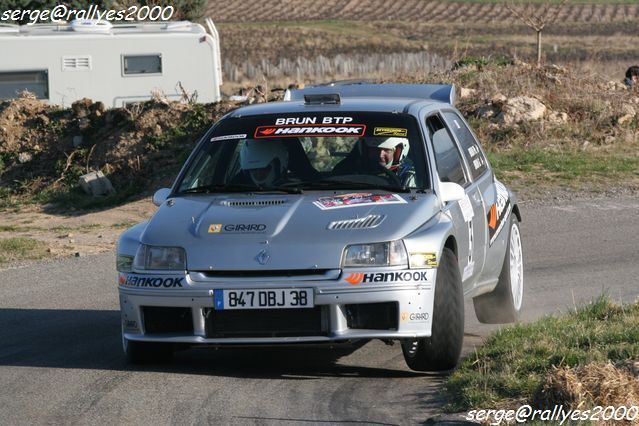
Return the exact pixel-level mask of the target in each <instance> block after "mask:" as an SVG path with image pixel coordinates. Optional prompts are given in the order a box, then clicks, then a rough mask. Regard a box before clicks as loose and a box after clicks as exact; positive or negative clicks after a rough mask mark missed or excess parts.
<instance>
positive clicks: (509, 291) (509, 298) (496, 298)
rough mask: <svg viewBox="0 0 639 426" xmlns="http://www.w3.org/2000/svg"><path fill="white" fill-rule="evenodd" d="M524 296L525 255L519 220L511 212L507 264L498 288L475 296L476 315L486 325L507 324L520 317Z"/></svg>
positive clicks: (502, 271) (503, 269) (505, 258)
mask: <svg viewBox="0 0 639 426" xmlns="http://www.w3.org/2000/svg"><path fill="white" fill-rule="evenodd" d="M523 299H524V256H523V251H522V245H521V233H520V231H519V221H518V220H517V217H516V216H515V215H514V214H512V213H511V219H510V235H509V237H508V245H507V246H506V255H505V257H504V265H503V266H502V268H501V273H500V274H499V281H498V282H497V286H496V287H495V289H494V290H493V291H492V292H490V293H487V294H482V295H481V296H477V297H475V298H474V299H473V304H474V305H475V314H476V315H477V319H478V320H479V322H481V323H484V324H505V323H510V322H515V321H517V320H519V317H520V315H521V308H522V305H523Z"/></svg>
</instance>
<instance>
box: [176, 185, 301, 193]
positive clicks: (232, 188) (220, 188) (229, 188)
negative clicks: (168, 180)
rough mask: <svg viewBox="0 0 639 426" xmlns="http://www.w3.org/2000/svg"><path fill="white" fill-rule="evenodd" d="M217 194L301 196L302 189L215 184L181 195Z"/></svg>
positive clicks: (188, 190)
mask: <svg viewBox="0 0 639 426" xmlns="http://www.w3.org/2000/svg"><path fill="white" fill-rule="evenodd" d="M215 192H224V193H226V192H285V193H287V194H301V193H302V190H301V189H300V188H287V187H279V186H255V185H250V184H247V183H236V184H226V185H223V184H213V185H203V186H196V187H195V188H189V189H186V190H184V191H181V192H180V194H211V193H215Z"/></svg>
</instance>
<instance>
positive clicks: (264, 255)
mask: <svg viewBox="0 0 639 426" xmlns="http://www.w3.org/2000/svg"><path fill="white" fill-rule="evenodd" d="M270 258H271V255H270V254H268V252H267V251H266V250H262V251H261V252H259V253H258V254H257V256H255V260H257V262H258V263H259V264H260V265H266V264H267V263H268V260H269V259H270Z"/></svg>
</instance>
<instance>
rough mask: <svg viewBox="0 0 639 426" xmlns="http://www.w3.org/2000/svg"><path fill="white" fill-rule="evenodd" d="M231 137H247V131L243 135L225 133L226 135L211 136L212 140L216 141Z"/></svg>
mask: <svg viewBox="0 0 639 426" xmlns="http://www.w3.org/2000/svg"><path fill="white" fill-rule="evenodd" d="M231 139H246V133H244V134H242V135H225V136H214V137H212V138H211V142H216V141H227V140H231Z"/></svg>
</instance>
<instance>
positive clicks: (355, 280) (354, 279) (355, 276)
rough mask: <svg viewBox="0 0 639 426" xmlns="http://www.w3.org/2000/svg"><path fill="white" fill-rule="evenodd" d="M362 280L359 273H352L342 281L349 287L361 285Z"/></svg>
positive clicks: (362, 277)
mask: <svg viewBox="0 0 639 426" xmlns="http://www.w3.org/2000/svg"><path fill="white" fill-rule="evenodd" d="M362 280H364V274H362V273H361V272H352V273H351V274H350V275H349V276H348V277H346V278H344V281H346V282H347V283H349V284H351V285H357V284H361V283H362Z"/></svg>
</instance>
